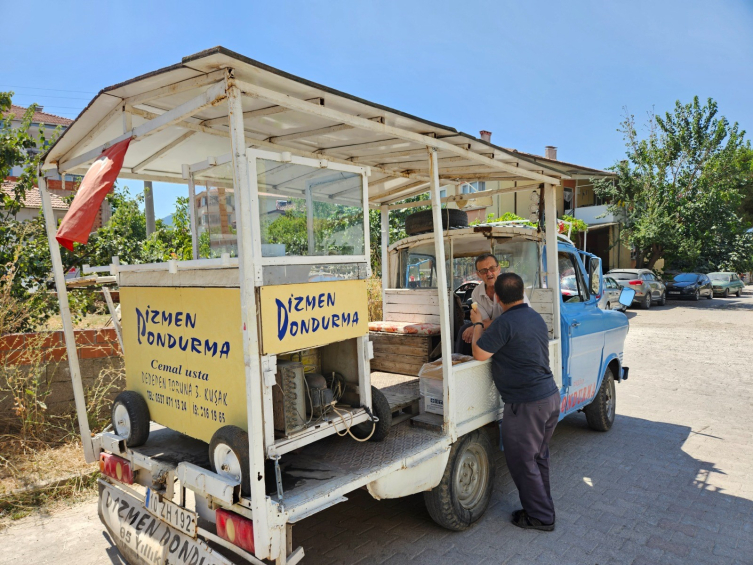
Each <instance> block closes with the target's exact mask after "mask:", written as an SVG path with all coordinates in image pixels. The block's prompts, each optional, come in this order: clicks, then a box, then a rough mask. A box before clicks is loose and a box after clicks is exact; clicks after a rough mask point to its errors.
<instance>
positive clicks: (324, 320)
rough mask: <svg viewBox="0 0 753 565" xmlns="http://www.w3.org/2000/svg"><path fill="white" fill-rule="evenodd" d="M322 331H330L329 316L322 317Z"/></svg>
mask: <svg viewBox="0 0 753 565" xmlns="http://www.w3.org/2000/svg"><path fill="white" fill-rule="evenodd" d="M322 329H323V330H328V329H329V316H322Z"/></svg>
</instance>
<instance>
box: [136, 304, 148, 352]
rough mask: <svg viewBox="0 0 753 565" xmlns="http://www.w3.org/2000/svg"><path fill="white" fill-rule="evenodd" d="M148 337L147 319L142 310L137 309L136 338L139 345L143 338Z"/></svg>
mask: <svg viewBox="0 0 753 565" xmlns="http://www.w3.org/2000/svg"><path fill="white" fill-rule="evenodd" d="M143 335H146V318H145V317H144V314H142V313H141V310H139V309H138V308H136V338H137V339H138V342H139V344H141V336H143Z"/></svg>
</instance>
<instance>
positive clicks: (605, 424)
mask: <svg viewBox="0 0 753 565" xmlns="http://www.w3.org/2000/svg"><path fill="white" fill-rule="evenodd" d="M615 400H616V398H615V389H614V375H612V369H610V368H609V367H607V370H606V371H604V378H603V379H602V381H601V387H600V388H599V392H597V393H596V398H594V399H593V401H592V402H591V404H589V405H588V406H586V407H585V408H584V409H583V412H585V414H586V421H587V422H588V427H589V428H591V429H592V430H596V431H597V432H608V431H609V430H610V429H611V428H612V424H614V417H615V413H616V411H615V408H616V403H615Z"/></svg>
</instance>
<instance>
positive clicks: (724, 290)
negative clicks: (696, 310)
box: [709, 273, 745, 298]
mask: <svg viewBox="0 0 753 565" xmlns="http://www.w3.org/2000/svg"><path fill="white" fill-rule="evenodd" d="M709 278H710V279H711V286H712V288H713V291H714V294H719V295H721V296H724V298H729V295H730V294H735V295H737V297H738V298H739V297H740V296H741V295H742V293H743V288H745V283H744V282H743V281H741V280H740V277H739V276H738V274H737V273H709Z"/></svg>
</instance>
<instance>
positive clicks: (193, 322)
mask: <svg viewBox="0 0 753 565" xmlns="http://www.w3.org/2000/svg"><path fill="white" fill-rule="evenodd" d="M188 326H191V327H192V328H196V314H194V315H193V317H191V314H189V313H188V312H186V327H188Z"/></svg>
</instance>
